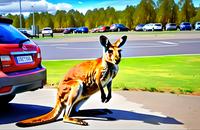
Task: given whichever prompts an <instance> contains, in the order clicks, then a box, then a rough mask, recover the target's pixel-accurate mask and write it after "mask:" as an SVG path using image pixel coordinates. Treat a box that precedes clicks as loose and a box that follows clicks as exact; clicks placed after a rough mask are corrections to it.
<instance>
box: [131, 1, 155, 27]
mask: <svg viewBox="0 0 200 130" xmlns="http://www.w3.org/2000/svg"><path fill="white" fill-rule="evenodd" d="M155 17H156V12H155V3H154V1H153V0H141V2H140V3H139V5H137V7H136V11H135V13H134V15H133V18H134V26H136V25H137V24H139V23H150V22H155Z"/></svg>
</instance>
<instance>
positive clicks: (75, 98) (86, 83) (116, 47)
mask: <svg viewBox="0 0 200 130" xmlns="http://www.w3.org/2000/svg"><path fill="white" fill-rule="evenodd" d="M99 39H100V43H101V45H102V46H103V47H104V51H103V56H102V57H101V58H98V59H96V60H90V61H85V62H82V63H80V64H78V65H76V66H75V67H73V68H72V69H71V70H69V71H68V73H67V74H66V75H65V76H64V78H63V79H62V80H61V81H60V83H59V87H58V92H57V100H56V105H55V107H54V108H53V109H52V110H51V111H50V112H49V113H47V114H44V115H41V116H38V117H33V118H30V119H26V120H23V121H20V122H18V123H17V124H16V125H17V126H20V127H26V126H34V125H40V124H44V123H49V122H53V121H55V120H56V119H57V118H58V116H59V115H60V114H61V112H62V111H63V110H64V115H63V122H67V123H73V124H78V125H85V126H87V125H88V123H87V122H85V121H83V120H81V119H77V118H72V117H70V114H71V113H72V112H78V110H79V108H80V106H81V105H82V104H83V103H84V102H85V101H86V100H87V99H88V98H89V97H90V96H91V95H92V94H94V93H96V92H97V91H98V90H100V92H101V101H102V102H103V103H107V102H108V101H109V100H110V99H111V97H112V94H111V85H112V80H113V78H114V77H115V76H116V74H117V72H118V64H119V63H120V60H121V49H120V47H121V46H123V45H124V44H125V42H126V40H127V36H122V37H121V38H120V39H118V40H117V41H116V42H114V43H113V44H111V43H110V41H109V40H108V38H107V37H106V36H103V35H101V36H100V38H99ZM104 87H107V89H108V94H107V96H106V94H105V92H104Z"/></svg>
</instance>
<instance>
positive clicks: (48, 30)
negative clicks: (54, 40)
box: [42, 27, 53, 37]
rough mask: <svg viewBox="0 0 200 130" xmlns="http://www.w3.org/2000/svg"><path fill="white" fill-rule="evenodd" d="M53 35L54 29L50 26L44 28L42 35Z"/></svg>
mask: <svg viewBox="0 0 200 130" xmlns="http://www.w3.org/2000/svg"><path fill="white" fill-rule="evenodd" d="M44 36H51V37H53V30H52V29H51V28H50V27H46V28H43V29H42V37H44Z"/></svg>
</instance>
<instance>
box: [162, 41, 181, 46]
mask: <svg viewBox="0 0 200 130" xmlns="http://www.w3.org/2000/svg"><path fill="white" fill-rule="evenodd" d="M158 42H159V43H164V44H167V45H178V43H175V42H168V41H158Z"/></svg>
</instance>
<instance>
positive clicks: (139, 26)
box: [135, 24, 145, 31]
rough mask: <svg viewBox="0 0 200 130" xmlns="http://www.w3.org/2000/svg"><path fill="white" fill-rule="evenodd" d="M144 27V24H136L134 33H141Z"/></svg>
mask: <svg viewBox="0 0 200 130" xmlns="http://www.w3.org/2000/svg"><path fill="white" fill-rule="evenodd" d="M144 25H145V24H138V25H137V26H136V27H135V31H143V27H144Z"/></svg>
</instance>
